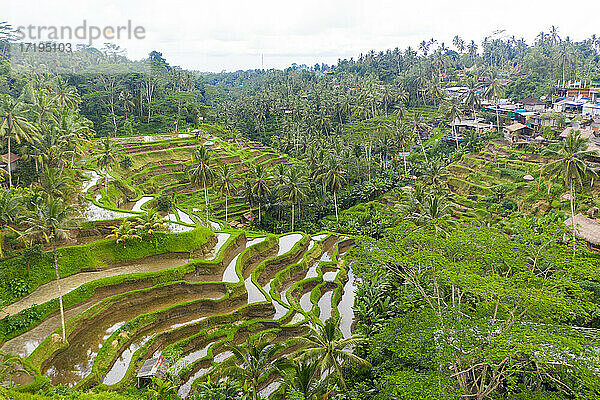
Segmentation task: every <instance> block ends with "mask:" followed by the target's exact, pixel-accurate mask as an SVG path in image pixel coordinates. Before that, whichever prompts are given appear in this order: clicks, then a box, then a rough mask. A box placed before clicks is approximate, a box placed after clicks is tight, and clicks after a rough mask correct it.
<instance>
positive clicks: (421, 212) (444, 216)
mask: <svg viewBox="0 0 600 400" xmlns="http://www.w3.org/2000/svg"><path fill="white" fill-rule="evenodd" d="M415 201H416V203H415ZM411 202H412V204H411V205H409V208H410V209H412V212H411V213H410V214H409V215H408V219H410V220H413V221H415V223H416V224H417V225H419V226H425V225H428V224H430V223H432V224H433V226H434V227H435V230H436V232H442V233H447V232H446V230H445V227H444V226H443V225H444V224H445V225H446V226H448V227H451V226H452V225H453V223H452V220H451V217H452V210H453V206H452V204H451V203H450V202H449V201H448V200H447V199H446V197H445V196H444V195H440V194H433V193H428V194H426V195H424V196H423V198H422V199H421V200H416V199H411Z"/></svg>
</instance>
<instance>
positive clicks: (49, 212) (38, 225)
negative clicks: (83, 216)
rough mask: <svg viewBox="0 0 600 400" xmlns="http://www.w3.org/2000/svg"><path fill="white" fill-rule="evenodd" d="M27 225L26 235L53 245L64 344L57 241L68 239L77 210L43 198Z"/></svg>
mask: <svg viewBox="0 0 600 400" xmlns="http://www.w3.org/2000/svg"><path fill="white" fill-rule="evenodd" d="M25 223H26V225H28V228H27V230H26V231H25V235H28V236H32V237H37V238H42V239H43V240H44V241H45V242H46V243H49V244H51V245H52V256H53V258H54V270H55V272H56V286H57V289H58V303H59V307H60V319H61V326H62V340H63V342H64V341H65V340H66V331H65V311H64V308H63V301H62V292H61V288H60V273H59V270H58V255H57V254H56V241H57V240H59V239H63V238H66V237H68V232H69V229H70V228H71V227H72V226H73V225H74V224H75V209H74V208H73V207H72V206H71V205H69V204H68V203H67V202H65V201H64V200H63V199H61V198H57V197H51V196H43V197H41V198H40V201H38V202H37V203H36V204H35V207H34V209H33V210H32V211H31V212H29V213H28V215H27V217H26V219H25Z"/></svg>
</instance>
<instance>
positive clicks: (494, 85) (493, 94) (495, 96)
mask: <svg viewBox="0 0 600 400" xmlns="http://www.w3.org/2000/svg"><path fill="white" fill-rule="evenodd" d="M503 86H504V83H503V82H502V81H500V80H499V79H497V78H494V79H492V81H491V82H490V84H489V86H488V87H487V88H486V89H485V92H484V93H483V95H484V97H485V98H486V99H488V100H494V102H495V108H496V129H497V130H498V133H500V111H499V110H498V103H499V101H500V97H502V93H503V89H502V88H503Z"/></svg>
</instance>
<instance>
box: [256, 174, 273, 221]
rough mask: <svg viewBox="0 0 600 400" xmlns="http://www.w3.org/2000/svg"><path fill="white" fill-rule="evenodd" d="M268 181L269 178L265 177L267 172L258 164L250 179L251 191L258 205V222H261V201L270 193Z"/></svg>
mask: <svg viewBox="0 0 600 400" xmlns="http://www.w3.org/2000/svg"><path fill="white" fill-rule="evenodd" d="M270 179H271V178H270V177H269V176H268V175H267V171H266V170H265V168H264V167H263V166H262V165H261V164H258V165H257V166H256V167H255V168H254V178H253V179H252V186H251V191H252V195H254V198H255V199H256V201H257V203H258V222H261V221H262V213H261V203H262V199H263V197H265V196H266V195H268V194H269V193H270V192H271V189H270V187H269V181H270Z"/></svg>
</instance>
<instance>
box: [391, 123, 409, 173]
mask: <svg viewBox="0 0 600 400" xmlns="http://www.w3.org/2000/svg"><path fill="white" fill-rule="evenodd" d="M389 128H390V130H391V131H392V132H393V138H394V139H393V140H394V142H395V143H396V146H397V147H398V148H399V149H401V150H402V159H403V161H404V175H407V174H408V170H407V164H406V148H407V147H408V148H409V149H410V147H411V146H412V144H413V142H414V140H415V138H414V136H413V131H412V130H411V129H410V127H409V126H407V124H406V123H404V122H403V121H402V119H401V118H400V117H395V118H394V119H392V123H391V124H390V126H389Z"/></svg>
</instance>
